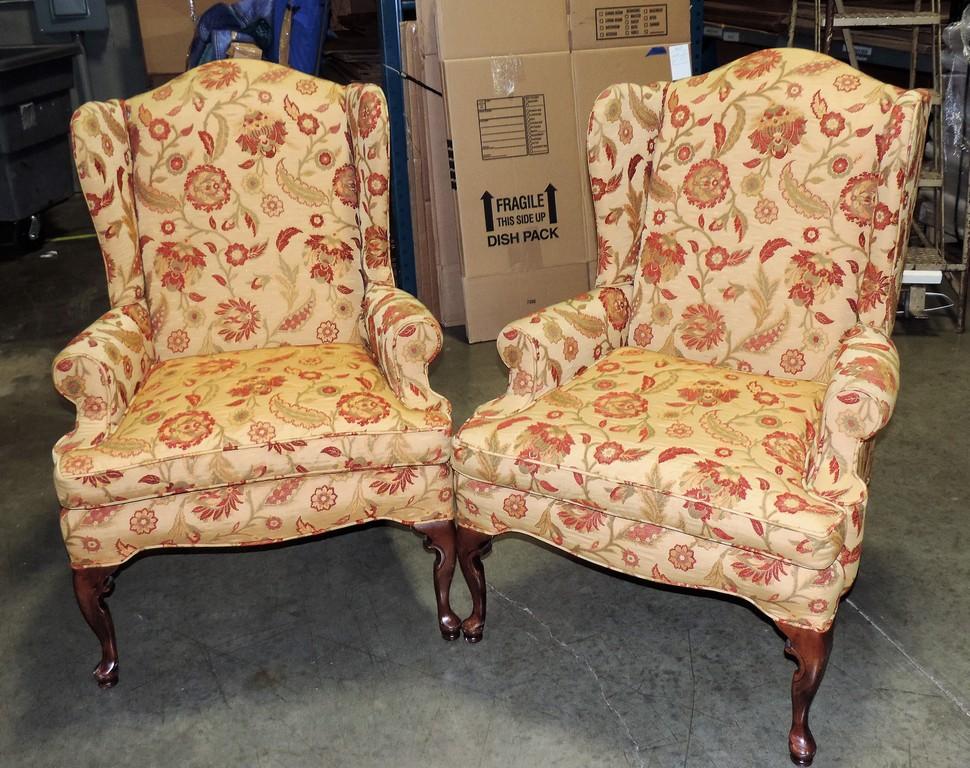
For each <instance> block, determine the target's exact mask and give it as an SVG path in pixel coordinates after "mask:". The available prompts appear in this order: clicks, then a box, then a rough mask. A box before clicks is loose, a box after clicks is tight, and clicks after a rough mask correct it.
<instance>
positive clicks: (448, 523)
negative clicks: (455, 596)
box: [414, 520, 461, 640]
mask: <svg viewBox="0 0 970 768" xmlns="http://www.w3.org/2000/svg"><path fill="white" fill-rule="evenodd" d="M414 530H415V531H416V532H417V533H418V534H421V535H423V536H424V548H425V549H426V550H428V551H429V552H434V553H435V558H434V591H435V597H436V598H437V601H438V629H439V630H441V636H442V637H443V638H444V639H445V640H457V639H458V635H459V634H461V619H459V618H458V614H456V613H455V612H454V611H453V610H451V579H452V577H453V576H454V574H455V559H456V552H455V523H454V521H453V520H432V521H430V522H427V523H416V524H415V526H414Z"/></svg>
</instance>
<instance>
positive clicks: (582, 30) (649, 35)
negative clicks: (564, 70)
mask: <svg viewBox="0 0 970 768" xmlns="http://www.w3.org/2000/svg"><path fill="white" fill-rule="evenodd" d="M569 36H570V46H571V48H572V50H574V51H582V50H588V49H591V48H621V47H625V46H640V45H659V44H661V43H682V42H684V41H686V40H690V0H666V1H665V2H659V3H648V2H644V1H643V0H569Z"/></svg>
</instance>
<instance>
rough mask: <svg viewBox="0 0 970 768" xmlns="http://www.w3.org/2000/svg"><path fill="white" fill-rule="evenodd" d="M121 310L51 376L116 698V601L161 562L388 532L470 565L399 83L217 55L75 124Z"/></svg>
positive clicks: (444, 605) (82, 553) (78, 532)
mask: <svg viewBox="0 0 970 768" xmlns="http://www.w3.org/2000/svg"><path fill="white" fill-rule="evenodd" d="M71 130H72V134H73V141H74V152H75V159H76V163H77V169H78V173H79V175H80V178H81V184H82V187H83V191H84V196H85V198H86V199H87V202H88V205H89V208H90V211H91V215H92V217H93V219H94V224H95V227H96V229H97V234H98V237H99V240H100V244H101V248H102V251H103V254H104V262H105V268H106V271H107V277H108V285H109V293H110V299H111V305H112V308H111V310H110V311H109V312H108V313H107V314H105V315H104V316H103V317H102V318H101V319H99V320H98V321H96V322H95V323H94V325H92V326H91V327H90V328H88V329H87V330H86V331H84V332H83V333H82V334H81V335H80V336H78V337H77V338H76V339H74V341H72V342H71V343H70V345H69V346H68V347H67V349H65V350H64V351H63V352H62V353H61V354H60V355H58V356H57V358H56V360H55V361H54V381H55V385H56V386H57V389H58V390H59V391H60V392H61V393H62V394H63V395H64V396H65V397H67V398H68V399H69V400H71V401H73V402H74V403H75V405H76V407H77V425H76V427H75V428H74V430H73V431H72V432H70V433H69V434H68V435H66V436H65V437H64V438H62V439H61V440H60V441H58V443H57V445H56V447H55V449H54V461H55V472H54V479H55V485H56V487H57V492H58V496H59V499H60V503H61V506H62V508H63V509H62V512H61V528H62V531H63V534H64V541H65V544H66V545H67V550H68V553H69V555H70V560H71V567H72V568H73V571H74V586H75V591H76V594H77V598H78V602H79V603H80V606H81V611H82V613H83V614H84V617H85V619H87V621H88V623H89V624H90V625H91V627H92V629H93V630H94V632H95V634H96V635H97V636H98V638H99V640H100V642H101V647H102V658H101V662H100V664H99V665H98V667H97V669H96V670H95V677H96V678H97V680H98V682H99V683H100V684H101V685H103V686H104V685H111V684H113V683H114V682H115V681H116V680H117V676H118V658H117V651H116V647H115V639H114V631H113V628H112V623H111V617H110V615H109V613H108V610H107V608H106V607H105V604H104V598H105V596H106V595H107V593H108V591H109V590H110V588H111V584H112V575H113V574H114V572H115V571H116V570H117V569H118V567H119V566H121V565H122V564H124V563H126V562H127V561H129V560H131V559H132V558H133V557H135V556H136V555H138V554H140V553H143V552H146V551H148V550H154V549H160V548H183V547H241V546H250V545H259V544H273V543H277V542H283V541H288V540H292V539H297V538H301V537H307V536H314V535H316V534H320V533H324V532H326V531H331V530H334V529H337V528H343V527H347V526H351V525H359V524H363V523H367V522H370V521H373V520H382V519H383V520H393V521H396V522H399V523H403V524H404V525H406V526H410V527H413V528H414V529H415V530H417V531H418V532H420V533H421V534H423V535H424V536H425V537H426V542H427V545H428V546H429V547H431V548H433V549H435V550H436V551H437V559H436V564H435V570H434V581H435V588H436V590H437V599H438V619H439V624H440V629H441V632H442V634H444V635H445V636H446V637H448V638H454V637H457V635H458V634H459V623H458V618H457V616H456V615H455V614H454V613H453V612H452V611H451V608H450V607H449V603H448V588H449V585H450V582H451V576H452V573H453V571H454V565H455V559H454V521H453V518H454V514H453V498H452V475H451V470H450V468H449V466H448V460H449V458H450V454H451V445H450V436H451V427H450V424H451V409H450V405H449V403H448V402H447V401H446V400H445V399H444V398H442V397H441V396H440V395H438V394H437V393H435V392H434V391H432V389H431V388H430V386H429V383H428V374H427V370H428V363H429V362H430V361H431V360H433V359H434V357H435V356H436V355H437V353H438V351H439V349H440V347H441V331H440V328H439V326H438V324H437V322H436V321H435V320H434V319H433V318H432V316H431V315H430V314H429V313H428V311H427V310H426V309H425V308H424V307H423V306H422V305H421V304H419V303H418V302H417V300H415V299H414V298H412V297H411V296H409V295H407V294H405V293H403V292H402V291H400V290H398V289H396V288H395V287H394V280H393V277H392V273H391V266H390V262H389V257H388V238H387V227H388V195H387V189H388V162H389V154H388V128H387V107H386V105H385V102H384V98H383V95H382V94H381V91H380V90H379V89H378V88H376V87H374V86H370V85H351V86H347V87H343V86H339V85H335V84H333V83H329V82H326V81H323V80H318V79H315V78H312V77H307V76H305V75H302V74H300V73H299V72H296V71H294V70H291V69H287V68H285V67H280V66H277V65H273V64H268V63H264V62H260V61H245V60H241V61H217V62H214V63H211V64H207V65H205V66H202V67H200V68H198V69H194V70H192V71H190V72H188V73H186V74H185V75H183V76H181V77H179V78H178V79H176V80H173V81H172V82H171V83H169V84H167V85H165V86H163V87H161V88H158V89H156V90H154V91H151V92H149V93H147V94H144V95H141V96H138V97H136V98H133V99H131V100H129V101H127V102H118V101H111V102H107V103H90V104H86V105H84V106H83V107H81V108H80V109H79V110H78V112H77V113H76V114H75V116H74V119H73V121H72V124H71Z"/></svg>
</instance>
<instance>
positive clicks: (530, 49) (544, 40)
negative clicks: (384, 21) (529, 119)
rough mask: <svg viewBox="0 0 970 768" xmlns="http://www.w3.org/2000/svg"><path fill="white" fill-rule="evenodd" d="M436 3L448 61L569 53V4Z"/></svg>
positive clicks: (532, 0) (556, 0) (531, 0)
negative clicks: (524, 54)
mask: <svg viewBox="0 0 970 768" xmlns="http://www.w3.org/2000/svg"><path fill="white" fill-rule="evenodd" d="M423 1H424V0H422V2H423ZM435 2H436V4H437V20H436V21H437V27H438V55H439V56H441V58H442V59H444V60H446V61H447V60H450V59H473V58H480V57H483V56H505V55H508V54H513V53H515V54H523V53H548V52H551V51H568V50H569V27H568V24H567V21H566V0H527V1H524V0H491V1H490V2H483V0H435ZM419 5H420V3H419Z"/></svg>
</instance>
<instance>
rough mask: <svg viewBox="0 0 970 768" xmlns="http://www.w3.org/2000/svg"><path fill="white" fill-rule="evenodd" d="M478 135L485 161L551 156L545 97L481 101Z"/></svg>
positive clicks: (508, 97) (512, 97)
mask: <svg viewBox="0 0 970 768" xmlns="http://www.w3.org/2000/svg"><path fill="white" fill-rule="evenodd" d="M478 133H479V136H480V138H481V146H482V160H501V159H505V158H510V157H527V156H529V155H546V154H548V153H549V130H548V126H547V125H546V98H545V96H543V95H542V94H541V93H539V94H533V95H531V96H507V97H505V98H494V99H479V100H478Z"/></svg>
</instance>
